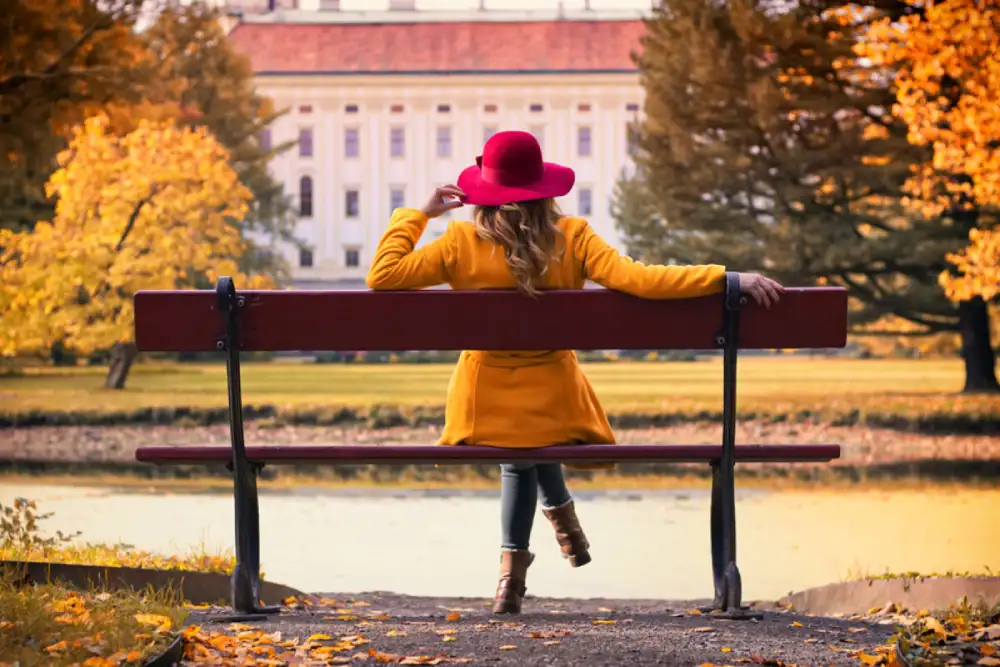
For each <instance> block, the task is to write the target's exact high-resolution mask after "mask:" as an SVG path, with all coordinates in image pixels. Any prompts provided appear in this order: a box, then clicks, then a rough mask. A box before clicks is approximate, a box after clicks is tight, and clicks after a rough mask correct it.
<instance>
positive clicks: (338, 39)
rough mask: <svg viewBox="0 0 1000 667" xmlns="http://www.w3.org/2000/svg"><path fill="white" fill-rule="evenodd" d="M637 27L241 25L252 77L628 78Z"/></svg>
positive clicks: (238, 41) (238, 33)
mask: <svg viewBox="0 0 1000 667" xmlns="http://www.w3.org/2000/svg"><path fill="white" fill-rule="evenodd" d="M642 33H643V25H642V22H641V21H638V20H635V21H531V22H513V21H512V22H481V21H465V22H454V23H445V22H434V23H431V22H428V23H381V24H370V23H369V24H358V23H355V24H324V25H316V24H289V23H279V24H268V23H241V24H239V25H238V26H236V27H235V28H234V29H233V31H232V32H231V33H230V38H231V39H232V40H233V42H234V43H235V45H236V47H237V49H239V50H241V51H243V52H244V53H246V54H248V55H249V56H250V59H251V61H252V63H253V69H254V71H255V72H257V73H258V74H261V73H269V74H278V73H313V74H319V73H331V74H337V73H351V74H359V73H386V72H400V73H406V72H413V73H416V72H542V71H633V70H635V69H636V68H635V64H634V63H633V62H632V59H631V56H630V54H631V52H632V51H633V50H635V49H636V48H637V47H638V45H639V38H640V37H641V35H642Z"/></svg>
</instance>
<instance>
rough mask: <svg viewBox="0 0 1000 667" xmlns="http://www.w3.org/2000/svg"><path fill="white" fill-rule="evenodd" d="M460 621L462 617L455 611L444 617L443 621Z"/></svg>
mask: <svg viewBox="0 0 1000 667" xmlns="http://www.w3.org/2000/svg"><path fill="white" fill-rule="evenodd" d="M461 619H462V615H461V614H459V613H458V612H457V611H453V612H451V613H450V614H448V615H447V616H445V617H444V620H446V621H449V622H451V623H454V622H455V621H460V620H461Z"/></svg>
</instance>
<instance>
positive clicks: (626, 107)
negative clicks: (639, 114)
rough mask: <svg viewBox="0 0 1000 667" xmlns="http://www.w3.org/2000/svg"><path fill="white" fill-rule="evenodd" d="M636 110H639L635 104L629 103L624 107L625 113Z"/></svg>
mask: <svg viewBox="0 0 1000 667" xmlns="http://www.w3.org/2000/svg"><path fill="white" fill-rule="evenodd" d="M638 110H639V105H638V104H636V103H635V102H630V103H629V104H626V105H625V111H638Z"/></svg>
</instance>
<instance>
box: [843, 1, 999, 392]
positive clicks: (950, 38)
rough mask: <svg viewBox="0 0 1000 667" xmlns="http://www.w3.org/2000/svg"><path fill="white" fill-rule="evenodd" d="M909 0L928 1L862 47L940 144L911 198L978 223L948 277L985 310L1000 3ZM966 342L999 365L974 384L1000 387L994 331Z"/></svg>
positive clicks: (926, 210)
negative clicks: (890, 78)
mask: <svg viewBox="0 0 1000 667" xmlns="http://www.w3.org/2000/svg"><path fill="white" fill-rule="evenodd" d="M907 2H908V3H909V4H910V5H911V6H913V7H915V8H919V9H920V10H921V11H920V12H919V13H913V14H910V15H906V16H903V17H901V18H899V19H898V20H897V21H893V20H892V19H890V18H889V17H885V18H883V19H881V20H880V21H878V22H876V23H874V24H873V25H872V26H871V28H870V29H869V31H868V33H867V34H866V35H864V39H863V41H862V42H861V43H860V44H858V45H857V46H856V47H855V50H856V51H857V52H858V53H859V54H860V55H862V56H864V57H867V58H869V59H870V60H871V61H872V62H873V63H874V64H875V65H876V66H880V67H884V68H886V70H887V71H888V72H891V73H892V74H893V75H894V85H895V93H896V100H895V102H896V104H895V105H894V107H893V114H894V115H895V116H896V117H898V118H899V119H901V120H902V121H903V122H905V123H906V126H907V128H908V130H909V134H908V138H909V140H910V141H911V142H912V143H913V144H915V145H918V146H928V147H931V148H932V150H933V153H932V156H931V158H930V159H929V160H928V162H927V163H925V164H922V165H918V167H917V168H916V169H915V170H914V172H913V174H912V175H911V177H910V179H909V180H908V181H907V183H906V184H905V186H904V189H905V191H906V192H907V194H909V195H910V199H909V204H910V205H911V206H912V207H913V208H914V209H916V210H917V212H918V213H919V214H921V215H923V216H924V217H926V218H930V219H937V220H941V221H947V222H950V223H952V224H954V223H955V222H956V221H960V222H962V223H964V224H961V225H960V226H961V227H962V228H963V229H964V228H966V227H967V226H969V225H972V226H973V228H972V229H971V230H969V240H970V241H971V245H970V246H969V247H968V248H966V249H964V250H963V251H961V252H956V253H949V254H948V255H947V259H948V261H949V262H950V263H951V264H952V265H953V266H951V267H949V268H948V269H947V270H944V271H942V272H941V274H940V276H939V281H940V283H941V285H942V286H943V287H944V289H945V292H946V294H947V295H948V297H949V298H951V299H953V300H955V301H957V302H959V307H960V308H963V309H965V310H973V309H974V310H973V313H978V314H980V317H985V315H984V313H986V312H987V311H986V302H987V301H989V300H990V299H992V298H994V297H995V296H996V295H997V293H998V290H1000V231H998V230H997V229H996V222H997V214H996V211H997V209H998V208H1000V59H998V58H997V53H1000V6H998V5H996V4H992V3H983V2H976V1H975V0H939V1H936V2H935V1H934V0H931V1H930V2H923V1H922V0H921V1H920V2H917V1H916V0H907ZM965 324H966V325H967V326H968V325H969V324H970V323H968V322H966V323H965ZM966 346H968V348H969V349H968V350H967V352H966V357H968V356H969V354H975V355H977V356H979V357H981V358H983V359H984V362H983V364H982V365H983V366H984V367H985V366H987V365H988V366H989V367H990V369H991V372H990V373H989V374H982V377H979V378H978V379H974V378H973V377H970V379H969V380H970V381H969V382H967V388H968V389H970V390H978V391H1000V385H998V383H997V380H996V377H995V374H994V373H993V372H992V368H993V365H994V363H995V354H994V351H993V348H992V345H991V342H990V339H989V336H988V335H985V334H983V333H982V332H980V333H979V334H978V335H976V333H975V332H970V335H969V336H964V337H963V347H966Z"/></svg>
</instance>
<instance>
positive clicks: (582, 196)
mask: <svg viewBox="0 0 1000 667" xmlns="http://www.w3.org/2000/svg"><path fill="white" fill-rule="evenodd" d="M577 196H578V197H579V204H578V206H577V208H578V209H579V211H578V212H579V214H580V215H590V214H591V213H593V212H594V201H593V200H594V194H593V192H592V191H591V189H590V188H580V189H579V190H578V191H577Z"/></svg>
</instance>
